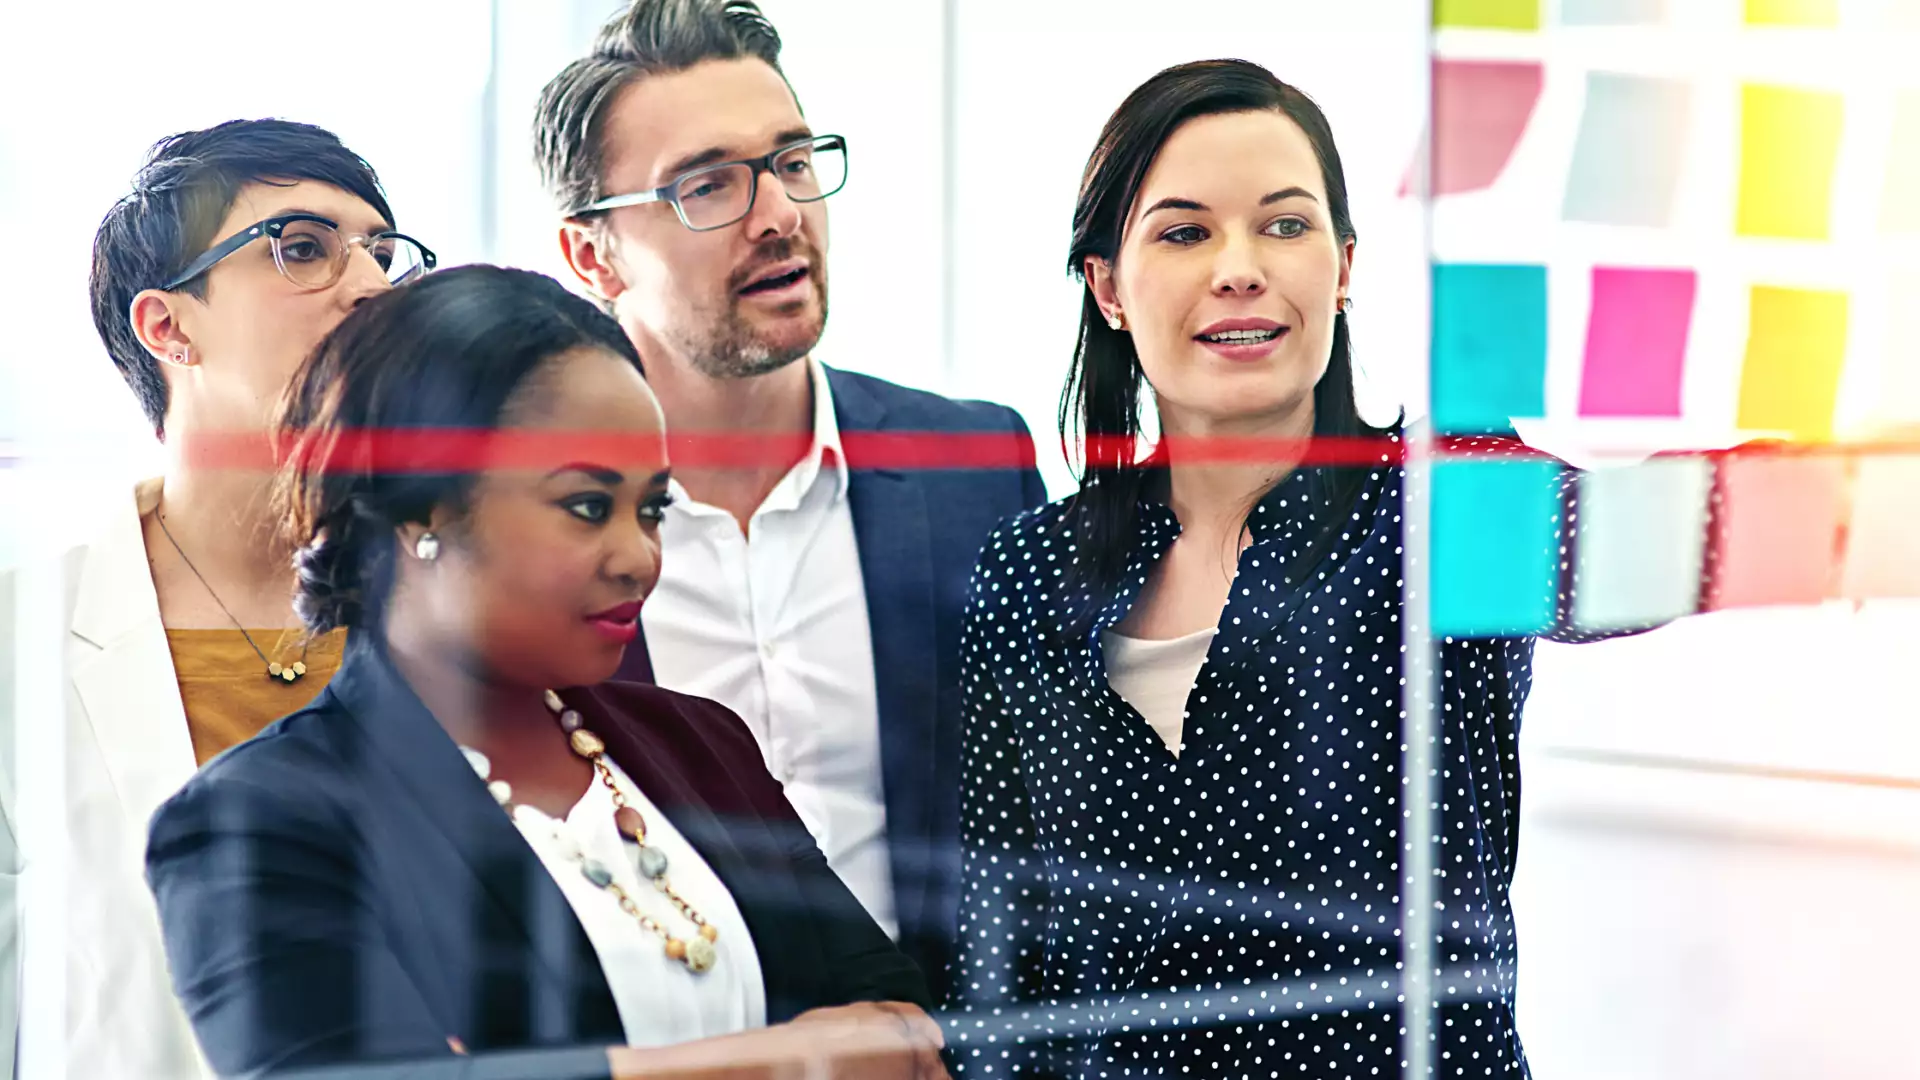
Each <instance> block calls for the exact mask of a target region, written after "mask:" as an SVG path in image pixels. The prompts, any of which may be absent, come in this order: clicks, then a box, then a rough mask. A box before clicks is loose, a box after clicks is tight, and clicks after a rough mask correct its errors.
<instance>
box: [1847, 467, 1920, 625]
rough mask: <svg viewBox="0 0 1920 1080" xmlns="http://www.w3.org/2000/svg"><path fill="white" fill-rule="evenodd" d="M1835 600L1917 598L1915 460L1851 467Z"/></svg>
mask: <svg viewBox="0 0 1920 1080" xmlns="http://www.w3.org/2000/svg"><path fill="white" fill-rule="evenodd" d="M1840 595H1841V596H1844V597H1846V598H1848V599H1850V600H1870V599H1874V598H1876V597H1901V596H1920V455H1913V454H1863V455H1862V456H1861V457H1860V460H1859V461H1858V462H1857V463H1856V465H1855V472H1854V477H1853V518H1852V520H1851V521H1850V522H1849V523H1848V526H1847V554H1846V561H1845V562H1844V563H1842V564H1841V568H1840Z"/></svg>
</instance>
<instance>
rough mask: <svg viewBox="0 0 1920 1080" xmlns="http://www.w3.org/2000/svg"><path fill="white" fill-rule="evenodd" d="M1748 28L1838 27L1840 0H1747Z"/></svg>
mask: <svg viewBox="0 0 1920 1080" xmlns="http://www.w3.org/2000/svg"><path fill="white" fill-rule="evenodd" d="M1747 25H1748V26H1838V25H1840V0H1747Z"/></svg>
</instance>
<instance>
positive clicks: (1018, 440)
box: [617, 368, 1047, 999]
mask: <svg viewBox="0 0 1920 1080" xmlns="http://www.w3.org/2000/svg"><path fill="white" fill-rule="evenodd" d="M827 383H828V385H829V386H830V387H831V388H832V391H833V413H834V418H835V420H836V421H837V422H838V423H839V425H840V432H841V437H842V439H843V441H845V442H846V444H847V445H846V451H847V465H848V467H849V469H850V470H851V474H852V475H851V483H850V486H849V489H848V501H849V503H850V504H851V508H852V511H853V529H854V538H855V543H856V544H858V546H859V548H860V573H861V577H862V579H863V581H864V584H865V587H866V592H867V620H868V623H869V625H870V627H871V629H872V634H873V672H874V684H875V689H876V690H877V691H878V698H879V705H880V763H881V764H880V768H881V784H882V788H883V790H884V792H885V797H886V807H887V847H888V852H889V855H890V856H891V861H892V869H893V900H894V910H895V913H896V915H897V916H898V918H899V921H900V948H901V950H902V951H904V952H905V953H906V954H907V955H908V956H910V957H912V958H913V959H914V961H915V962H916V963H918V964H919V965H920V967H921V969H922V970H923V971H924V972H925V973H926V976H927V982H928V983H929V985H930V986H932V987H933V989H934V995H935V997H936V999H939V998H941V997H943V990H944V987H945V984H946V976H947V963H948V959H949V957H950V956H951V953H952V941H953V932H954V923H955V920H956V918H957V913H958V909H959V895H960V886H959V882H960V840H959V832H960V794H959V792H960V620H961V616H962V614H963V613H964V611H965V610H966V599H967V582H968V579H969V578H970V577H971V576H972V574H973V566H974V563H975V561H976V560H978V559H979V557H980V548H981V545H983V544H984V543H986V539H987V534H988V533H990V532H992V531H993V528H994V526H995V525H998V524H999V523H1000V520H1001V519H1002V518H1005V517H1009V516H1011V515H1013V514H1016V513H1019V512H1020V511H1022V510H1025V509H1027V508H1029V507H1034V506H1039V505H1040V504H1042V503H1044V502H1046V501H1047V492H1046V487H1045V486H1044V485H1043V484H1042V483H1041V481H1040V473H1039V472H1038V470H1036V469H1035V468H1034V465H1033V461H1034V458H1033V437H1032V435H1031V434H1030V433H1029V432H1028V430H1027V425H1026V422H1025V421H1023V420H1021V419H1020V414H1019V413H1017V412H1014V411H1013V410H1012V409H1009V408H1007V407H1006V406H1004V405H992V404H987V403H985V402H978V401H953V400H950V399H948V398H943V397H940V396H939V395H937V394H929V393H927V392H925V391H922V390H910V389H907V388H906V387H903V386H896V385H894V384H893V383H890V382H886V381H884V380H881V379H875V378H872V377H870V376H866V375H855V374H852V373H850V372H845V371H839V370H836V369H834V368H828V369H827ZM923 434H924V435H930V436H934V437H935V438H932V439H924V440H923V439H918V438H915V437H914V436H918V435H923ZM939 436H959V437H960V438H958V439H951V440H948V441H947V442H945V443H942V442H941V441H940V440H939V438H938V437H939ZM976 452H977V453H983V454H987V455H991V456H993V457H995V458H997V459H1000V463H997V464H998V467H980V465H981V462H980V460H979V459H978V458H976V459H974V460H971V461H969V460H967V458H968V455H969V454H973V453H976ZM903 458H907V459H919V460H918V461H912V460H909V461H903V460H902V459H903ZM1009 463H1011V464H1014V467H1008V464H1009ZM929 464H930V465H932V466H933V467H924V466H925V465H929ZM907 466H915V467H907ZM668 557H669V558H671V557H672V556H671V554H669V556H668ZM617 678H621V679H629V680H634V681H639V682H652V681H653V666H652V662H651V661H650V660H649V658H648V656H647V644H646V640H645V639H644V638H642V639H640V640H638V641H636V642H634V643H633V644H632V645H630V646H628V648H627V659H626V663H625V664H624V665H623V666H622V667H621V669H620V674H619V675H618V676H617Z"/></svg>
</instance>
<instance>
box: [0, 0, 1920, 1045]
mask: <svg viewBox="0 0 1920 1080" xmlns="http://www.w3.org/2000/svg"><path fill="white" fill-rule="evenodd" d="M1676 2H1677V0H1676ZM1688 2H1689V3H1691V2H1692V0H1688ZM1713 2H1714V3H1715V4H1718V5H1721V6H1725V5H1724V4H1722V0H1713ZM612 6H613V5H612V3H610V2H608V0H494V2H489V0H335V2H333V3H331V4H328V5H326V6H325V7H324V8H323V7H321V6H319V5H312V4H271V3H260V2H258V0H182V2H179V3H175V4H172V5H168V6H166V7H165V9H164V13H163V12H162V9H157V8H155V7H153V6H151V5H146V4H134V3H132V2H130V0H109V2H93V3H87V4H34V5H24V4H22V5H12V6H9V7H8V8H7V9H6V11H5V12H4V13H0V100H4V101H6V102H7V103H8V104H7V106H6V108H5V109H4V110H0V236H4V237H5V238H6V240H7V250H8V253H9V255H10V257H9V258H7V259H5V260H4V262H3V263H0V296H5V297H6V299H7V301H8V309H9V314H10V316H11V318H10V320H9V323H8V335H7V336H8V340H7V342H6V347H5V348H4V349H0V454H16V455H17V454H19V453H20V452H22V451H23V450H31V451H35V452H36V453H37V462H38V464H37V465H36V466H35V467H32V468H28V467H23V466H21V465H20V464H19V463H18V462H16V464H15V466H14V467H11V468H0V566H5V565H9V564H11V563H14V562H17V561H19V560H20V559H22V558H24V557H26V556H27V555H29V554H31V553H34V552H40V551H45V550H50V549H52V548H53V547H55V546H57V545H58V544H61V543H66V542H71V541H72V540H74V539H77V538H79V537H80V536H82V535H84V532H85V529H86V527H87V523H86V521H85V518H84V516H83V515H81V514H79V513H77V512H75V511H74V510H73V507H74V506H76V505H79V504H80V503H81V502H82V500H80V499H78V498H76V497H74V494H73V493H74V492H75V491H76V490H77V489H79V488H81V487H84V486H87V485H91V484H98V483H114V484H118V483H123V482H125V481H127V480H129V479H131V478H132V477H134V476H137V475H141V474H143V473H147V472H151V471H152V470H153V468H154V467H155V463H156V461H157V457H156V454H155V450H154V447H153V443H152V439H151V437H150V435H149V434H148V432H147V431H146V430H145V428H144V426H143V424H142V422H141V418H140V416H139V413H138V410H137V409H136V407H135V406H134V403H133V399H132V396H131V395H130V394H129V393H128V392H127V390H126V388H125V386H124V384H123V383H122V382H121V381H120V379H119V377H118V375H117V373H116V372H115V371H114V370H113V368H112V366H111V365H110V364H109V362H108V361H107V359H106V357H105V355H104V352H103V351H102V349H101V347H100V344H99V341H98V339H97V338H96V337H95V335H94V332H93V328H92V325H91V321H90V318H89V315H88V311H87V306H86V294H85V280H86V273H87V266H88V253H89V244H90V241H91V237H92V232H93V229H94V227H95V225H96V224H97V222H98V221H99V219H100V217H101V215H102V214H103V213H104V212H105V211H106V209H107V208H108V207H109V206H110V205H111V204H112V203H113V201H114V200H115V199H117V198H118V197H119V196H120V195H121V194H123V193H124V192H125V190H126V188H127V184H128V181H129V179H130V177H131V175H132V173H133V171H134V170H135V168H136V167H137V165H138V163H139V161H140V158H141V155H142V152H143V151H144V149H145V148H146V147H147V146H148V145H149V144H151V143H152V142H153V141H155V140H156V139H158V138H159V137H161V136H163V135H165V134H168V133H171V132H175V131H178V130H182V129H186V128H192V127H200V126H205V125H209V124H212V123H215V122H218V121H221V120H225V119H231V118H234V117H259V116H283V117H287V118H293V119H301V120H308V121H311V122H314V123H318V124H321V125H323V126H326V127H328V128H331V129H333V130H334V131H335V132H337V133H338V134H339V135H340V136H341V137H342V138H343V139H344V140H345V141H346V142H347V144H348V145H350V146H352V147H353V148H355V149H356V150H358V151H359V152H361V153H362V154H364V155H365V156H366V157H367V158H368V159H369V160H371V161H372V162H373V163H374V164H375V166H376V167H377V168H378V169H379V171H380V173H381V176H382V178H383V179H384V181H385V182H386V185H387V188H388V192H389V194H390V195H391V197H392V202H393V205H394V207H395V209H396V212H397V214H398V215H399V218H400V222H401V225H402V227H403V228H405V229H406V230H407V231H409V232H411V233H415V234H417V235H419V236H421V237H422V238H423V239H424V240H426V242H427V243H428V244H429V245H430V246H432V247H433V248H434V249H435V250H436V251H438V252H439V253H440V254H441V255H442V258H443V265H454V264H458V263H461V262H465V261H471V260H475V259H490V260H494V261H499V262H505V263H510V264H516V265H523V266H528V267H532V268H535V269H540V270H545V271H547V272H550V273H554V274H556V275H559V274H561V273H563V267H562V266H561V265H560V264H559V261H558V258H557V254H556V252H555V248H554V239H553V234H554V228H555V221H554V219H553V216H552V214H551V213H550V212H549V209H548V206H547V203H546V201H545V198H544V196H543V195H542V194H541V193H540V191H539V188H538V185H537V183H536V181H535V178H534V175H533V171H532V168H531V166H530V165H529V163H528V149H527V147H528V138H527V128H528V120H529V117H530V115H531V110H532V104H533V100H534V97H535V95H536V94H537V92H538V89H539V87H540V86H541V85H542V84H543V83H544V82H545V80H546V79H547V78H548V77H550V76H551V75H552V74H553V73H554V72H555V71H557V70H558V68H559V67H560V66H561V65H562V64H563V63H564V62H565V61H566V60H568V59H570V58H571V57H572V56H574V55H576V54H577V53H578V52H579V51H580V50H581V49H583V48H584V47H585V44H586V42H587V40H588V38H589V37H590V35H591V32H592V29H593V28H594V27H595V26H596V25H597V24H598V22H599V20H600V19H601V17H602V16H603V15H604V14H605V13H606V12H607V11H609V10H610V9H611V7H612ZM764 6H765V8H766V10H767V11H768V13H769V15H770V16H771V17H772V18H773V19H774V20H775V22H776V24H777V25H779V26H780V28H781V30H782V33H783V35H784V36H785V38H786V40H787V43H788V53H787V70H788V74H789V76H790V78H791V79H792V81H793V83H794V85H795V86H796V88H797V89H798V91H799V93H800V95H801V97H802V101H803V104H804V105H805V108H806V111H807V114H808V117H809V119H810V120H811V122H812V123H813V124H814V125H815V127H816V129H817V130H822V131H834V132H838V133H840V134H844V135H846V136H847V137H848V139H849V140H850V143H851V147H852V179H851V182H850V184H849V187H848V188H847V190H846V191H845V192H844V193H843V194H841V195H839V196H836V197H835V199H834V200H833V202H832V203H831V214H832V252H833V254H832V263H831V266H832V282H833V296H832V301H833V304H832V306H833V316H832V320H831V323H830V325H829V329H828V332H827V337H826V340H825V341H824V342H823V343H822V346H821V350H820V353H821V356H822V357H823V358H824V359H826V360H828V361H829V362H831V363H834V364H838V365H840V366H844V367H847V368H851V369H855V370H860V371H866V372H871V373H874V374H877V375H880V376H883V377H886V378H890V379H894V380H897V381H900V382H904V383H909V384H913V385H918V386H923V387H927V388H930V389H934V390H939V391H942V392H946V393H950V394H955V395H965V396H978V397H986V398H991V399H995V400H999V401H1003V402H1006V403H1009V404H1012V405H1014V406H1016V407H1017V408H1019V409H1020V410H1021V412H1022V413H1023V414H1024V415H1025V416H1026V418H1027V420H1028V423H1029V424H1030V426H1031V427H1032V428H1033V430H1034V433H1035V435H1036V437H1037V438H1038V440H1039V441H1040V444H1041V445H1040V453H1041V461H1042V463H1043V467H1044V468H1045V470H1046V473H1047V478H1048V481H1049V484H1050V486H1051V487H1052V489H1053V491H1054V493H1055V494H1056V495H1058V494H1063V493H1065V491H1067V490H1068V489H1069V487H1068V485H1069V482H1070V481H1069V477H1068V475H1067V472H1066V469H1065V466H1064V463H1063V462H1062V461H1061V459H1060V456H1059V454H1058V452H1057V450H1056V449H1055V434H1056V432H1055V425H1054V419H1053V417H1054V409H1055V406H1056V404H1057V400H1058V394H1059V388H1060V382H1061V379H1062V377H1063V375H1064V373H1065V369H1066V364H1067V360H1068V358H1069V354H1070V349H1071V345H1072V341H1073V335H1074V326H1075V318H1076V313H1077V310H1078V299H1077V294H1076V291H1075V287H1074V286H1073V285H1072V283H1071V282H1070V281H1069V280H1068V279H1067V277H1066V273H1065V266H1064V260H1065V247H1066V243H1067V239H1068V225H1069V218H1070V214H1071V209H1072V205H1073V198H1074V193H1075V189H1076V186H1077V184H1078V180H1079V176H1080V171H1081V167H1082V165H1083V163H1084V161H1085V157H1086V154H1087V153H1088V151H1089V150H1090V149H1091V147H1092V145H1093V141H1094V138H1095V136H1096V135H1097V133H1098V129H1099V127H1100V124H1101V123H1102V121H1103V120H1104V119H1105V117H1106V116H1107V114H1108V113H1109V111H1110V110H1111V109H1112V108H1113V107H1114V106H1115V105H1117V104H1118V103H1119V101H1120V100H1121V99H1122V98H1123V97H1124V96H1125V94H1126V93H1127V92H1128V91H1129V90H1130V89H1131V88H1132V87H1133V86H1135V85H1136V84H1138V83H1139V82H1140V81H1141V80H1142V79H1144V78H1146V77H1147V76H1149V75H1150V74H1152V73H1153V72H1154V71H1156V70H1158V69H1160V68H1161V67H1164V66H1166V65H1168V64H1171V63H1176V62H1179V61H1183V60H1190V59H1198V58H1202V57H1214V56H1228V55H1237V56H1244V57H1246V58H1248V59H1253V60H1257V61H1260V62H1263V63H1266V64H1268V65H1270V66H1272V67H1273V68H1274V69H1275V70H1276V71H1278V72H1279V73H1280V74H1282V76H1283V77H1285V78H1288V79H1289V80H1290V81H1293V82H1295V83H1297V84H1298V85H1300V86H1301V87H1303V88H1304V89H1306V90H1307V91H1308V92H1309V93H1311V94H1312V95H1313V96H1314V97H1315V98H1316V99H1317V100H1319V101H1320V102H1321V104H1322V105H1323V106H1324V107H1325V109H1326V111H1327V113H1328V115H1329V117H1330V118H1331V120H1332V123H1333V127H1334V130H1335V132H1336V134H1337V136H1338V137H1339V139H1340V145H1341V148H1342V151H1343V156H1344V158H1345V164H1346V170H1347V175H1348V180H1349V184H1350V188H1351V194H1352V198H1353V211H1354V217H1355V221H1356V224H1357V226H1358V229H1359V232H1360V243H1359V254H1358V259H1357V263H1356V268H1355V284H1354V295H1355V297H1356V300H1357V307H1356V311H1355V314H1354V333H1355V340H1356V358H1357V360H1358V363H1359V366H1360V369H1361V371H1362V373H1363V376H1364V378H1365V385H1364V386H1363V395H1364V399H1365V402H1366V404H1367V406H1368V408H1369V411H1370V412H1372V413H1373V414H1374V415H1375V416H1376V417H1381V418H1384V417H1389V416H1391V415H1392V412H1393V409H1394V408H1395V407H1396V406H1397V405H1398V404H1399V403H1400V402H1403V401H1404V402H1418V401H1420V400H1421V399H1422V398H1423V397H1424V383H1425V377H1424V358H1425V348H1426V343H1425V332H1426V316H1425V288H1426V266H1427V239H1426V238H1427V222H1426V219H1425V216H1424V214H1423V212H1422V210H1421V208H1420V206H1419V205H1418V204H1417V203H1416V202H1413V201H1410V200H1403V199H1401V198H1399V197H1398V195H1397V188H1398V186H1399V184H1400V181H1401V178H1402V176H1403V175H1404V172H1405V169H1406V167H1407V163H1408V158H1409V155H1410V154H1411V153H1412V151H1413V148H1414V147H1415V146H1416V145H1417V143H1418V140H1419V135H1420V130H1421V127H1422V123H1423V112H1424V101H1425V85H1426V81H1425V65H1426V55H1427V54H1426V49H1427V38H1426V34H1425V31H1424V29H1423V5H1420V4H1415V3H1408V2H1406V0H1341V2H1340V3H1337V4H1334V3H1324V2H1318V3H1308V2H1301V0H1195V2H1194V3H1189V4H1183V5H1170V4H1167V3H1164V2H1155V0H1045V2H1041V3H1036V2H1034V0H948V2H947V3H945V4H943V3H941V2H938V0H765V3H764ZM1682 6H1685V5H1682ZM1545 122H1546V126H1545V127H1542V128H1541V130H1540V132H1539V133H1538V135H1537V136H1536V137H1534V138H1535V142H1536V143H1538V142H1540V141H1541V140H1545V142H1546V144H1548V145H1550V144H1551V141H1552V140H1553V139H1554V138H1564V139H1570V138H1571V134H1570V132H1566V131H1562V130H1561V129H1560V127H1558V126H1557V125H1561V124H1564V123H1570V122H1571V121H1570V120H1567V119H1564V118H1562V119H1554V118H1552V117H1547V118H1546V120H1545ZM1523 149H1527V148H1523ZM1533 149H1534V152H1540V151H1539V150H1538V148H1537V147H1535V148H1533ZM1525 165H1526V162H1525V160H1521V161H1518V162H1517V163H1516V168H1524V167H1525ZM1916 655H1920V616H1916V613H1915V610H1914V608H1913V607H1911V606H1903V605H1897V604H1869V605H1866V606H1865V607H1864V608H1861V609H1858V610H1856V609H1854V608H1852V607H1849V606H1841V605H1830V606H1827V607H1823V608H1817V609H1813V608H1809V609H1782V610H1772V611H1760V612H1751V613H1739V614H1726V615H1715V616H1710V617H1706V618H1701V619H1695V620H1689V621H1687V622H1685V623H1683V624H1680V625H1677V626H1674V627H1670V628H1668V629H1666V630H1662V631H1659V632H1656V633H1654V634H1650V635H1647V636H1644V637H1641V638H1638V639H1633V640H1628V641H1622V642H1617V643H1612V644H1606V645H1598V646H1586V647H1580V648H1564V647H1557V646H1551V645H1547V646H1542V647H1541V649H1540V652H1539V660H1538V678H1537V682H1536V688H1535V694H1534V698H1533V702H1532V704H1531V706H1530V708H1529V710H1528V713H1527V717H1526V724H1525V729H1524V730H1525V738H1524V759H1525V776H1526V781H1525V783H1526V803H1525V805H1526V811H1525V814H1524V816H1523V828H1522V832H1523V841H1522V858H1521V861H1520V881H1519V883H1518V885H1517V887H1516V906H1517V909H1518V913H1519V919H1520V935H1521V956H1522V962H1521V973H1520V986H1521V1012H1520V1025H1521V1031H1522V1035H1523V1037H1524V1038H1525V1039H1526V1041H1527V1045H1528V1049H1529V1052H1530V1054H1531V1056H1532V1058H1533V1061H1534V1067H1535V1072H1536V1075H1538V1076H1540V1077H1543V1078H1553V1080H1559V1078H1562V1077H1570V1078H1592V1080H1602V1078H1615V1077H1620V1078H1626V1077H1632V1078H1636V1080H1639V1078H1664V1077H1674V1078H1679V1077H1687V1078H1698V1077H1782V1078H1784V1077H1802V1076H1900V1075H1909V1076H1910V1075H1920V1047H1917V1046H1916V1044H1915V1040H1914V1037H1913V1036H1912V1034H1911V1022H1910V1016H1911V1013H1912V1010H1913V1006H1914V1005H1915V1003H1916V995H1915V994H1914V993H1913V991H1912V990H1911V988H1910V985H1909V979H1908V973H1909V972H1911V971H1913V970H1916V968H1920V936H1916V935H1914V934H1913V933H1912V932H1911V924H1912V913H1913V912H1914V911H1915V910H1920V734H1916V732H1920V724H1916V720H1920V707H1917V706H1916V701H1915V696H1914V693H1913V676H1912V674H1911V672H1912V670H1913V667H1914V662H1913V658H1914V657H1915V656H1916ZM10 696H11V695H10V694H8V693H0V700H5V699H8V698H9V697H10Z"/></svg>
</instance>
